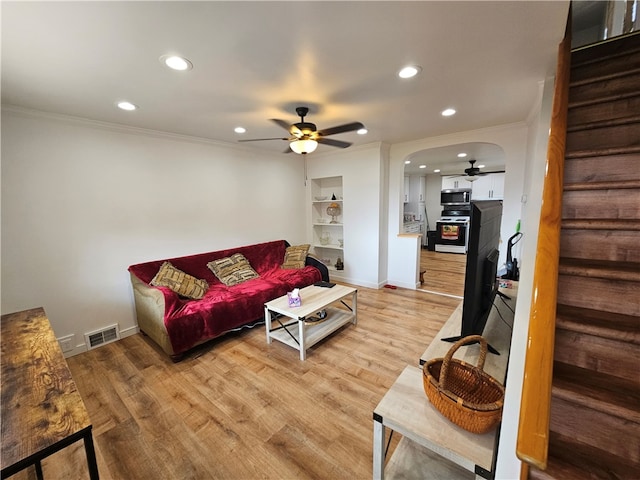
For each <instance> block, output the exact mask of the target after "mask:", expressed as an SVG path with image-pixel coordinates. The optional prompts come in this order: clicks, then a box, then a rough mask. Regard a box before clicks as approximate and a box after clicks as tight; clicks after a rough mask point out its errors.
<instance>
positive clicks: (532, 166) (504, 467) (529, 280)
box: [496, 78, 554, 480]
mask: <svg viewBox="0 0 640 480" xmlns="http://www.w3.org/2000/svg"><path fill="white" fill-rule="evenodd" d="M553 87H554V78H548V79H547V80H546V81H545V82H541V85H540V90H541V102H540V103H539V104H538V105H539V109H538V111H537V112H535V114H534V115H533V118H532V119H531V121H530V129H529V135H528V140H527V161H526V165H525V171H526V175H525V178H526V184H525V189H524V192H525V195H526V202H525V203H524V204H523V213H522V229H521V231H522V232H523V234H524V235H523V237H522V240H521V241H520V242H519V243H518V245H517V246H518V247H519V248H518V249H516V248H514V258H518V260H519V262H520V282H519V285H518V287H519V288H518V302H517V304H516V311H515V316H514V321H513V335H512V337H511V352H510V355H509V366H508V376H507V382H506V384H507V387H508V388H507V389H506V392H505V403H504V409H503V417H502V418H503V421H502V427H501V430H500V448H499V451H498V461H497V465H496V479H497V480H500V479H504V480H510V479H514V478H519V476H520V461H519V460H518V458H517V457H516V441H517V435H518V421H519V417H520V398H521V394H522V380H523V376H524V362H525V353H526V347H527V339H528V332H529V314H530V310H531V298H532V288H533V269H534V263H535V252H536V250H537V246H538V227H539V221H540V209H541V206H542V186H543V183H544V176H545V165H546V157H547V144H548V140H549V124H550V119H551V107H552V100H553Z"/></svg>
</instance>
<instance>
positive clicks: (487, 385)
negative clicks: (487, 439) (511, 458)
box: [422, 335, 504, 433]
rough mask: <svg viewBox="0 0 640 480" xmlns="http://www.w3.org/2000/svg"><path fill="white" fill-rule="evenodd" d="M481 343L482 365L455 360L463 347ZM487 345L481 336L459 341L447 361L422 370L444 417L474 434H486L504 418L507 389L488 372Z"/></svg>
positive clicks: (433, 362) (426, 386) (434, 362)
mask: <svg viewBox="0 0 640 480" xmlns="http://www.w3.org/2000/svg"><path fill="white" fill-rule="evenodd" d="M475 342H480V358H479V359H478V365H477V366H475V367H474V366H472V365H469V364H467V363H466V362H463V361H462V360H456V359H453V358H452V357H453V354H454V353H455V351H456V350H458V348H460V347H461V346H462V345H466V344H468V343H475ZM486 356H487V341H486V340H485V339H484V338H483V337H481V336H480V335H471V336H468V337H465V338H462V339H460V340H458V341H457V342H456V343H455V344H453V346H452V347H451V348H450V349H449V351H448V352H447V354H446V355H445V357H444V358H434V359H432V360H429V361H427V362H426V363H425V364H424V365H423V368H422V371H423V376H422V380H423V385H424V391H425V393H426V394H427V397H429V400H430V401H431V403H432V404H433V406H434V407H436V408H437V409H438V410H439V411H440V413H442V414H443V415H444V416H445V417H447V418H448V419H449V420H451V421H452V422H453V423H455V424H456V425H458V426H459V427H462V428H464V429H465V430H467V431H469V432H473V433H486V432H489V431H490V430H492V429H493V428H495V427H496V426H497V425H498V423H500V419H501V417H502V405H503V403H504V387H503V386H502V385H501V384H500V383H499V382H498V381H497V380H496V379H494V378H493V377H492V376H490V375H488V374H487V373H485V372H484V370H483V367H484V361H485V358H486Z"/></svg>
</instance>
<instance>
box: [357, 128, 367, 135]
mask: <svg viewBox="0 0 640 480" xmlns="http://www.w3.org/2000/svg"><path fill="white" fill-rule="evenodd" d="M356 133H357V134H358V135H366V134H367V133H369V130H367V129H366V128H361V129H360V130H358V131H357V132H356Z"/></svg>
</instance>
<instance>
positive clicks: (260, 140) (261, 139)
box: [238, 137, 289, 142]
mask: <svg viewBox="0 0 640 480" xmlns="http://www.w3.org/2000/svg"><path fill="white" fill-rule="evenodd" d="M263 140H289V139H288V138H281V137H275V138H250V139H247V140H238V141H239V142H262V141H263Z"/></svg>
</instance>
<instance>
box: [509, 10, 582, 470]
mask: <svg viewBox="0 0 640 480" xmlns="http://www.w3.org/2000/svg"><path fill="white" fill-rule="evenodd" d="M569 18H571V14H569ZM570 63H571V31H570V21H569V22H567V31H566V34H565V38H564V39H563V41H562V43H561V44H560V46H559V49H558V64H557V70H556V79H555V90H554V98H553V110H552V116H551V129H550V133H549V144H548V147H547V162H546V173H545V177H544V186H543V194H542V209H541V212H540V227H539V231H538V248H537V252H536V260H535V268H534V278H533V290H532V298H531V313H530V320H529V333H528V339H527V349H526V360H525V368H524V380H523V387H522V400H521V406H520V421H519V426H518V441H517V444H516V454H517V456H518V458H519V459H520V460H522V461H523V462H525V463H526V464H527V465H523V478H526V475H527V472H528V465H534V466H536V467H538V468H540V469H545V468H546V466H547V451H548V444H549V412H550V404H551V381H552V376H553V346H554V340H555V320H556V303H557V288H558V261H559V256H560V224H561V216H562V215H561V214H562V184H563V172H564V155H565V141H566V132H567V105H568V97H569V70H570V66H571V65H570Z"/></svg>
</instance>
